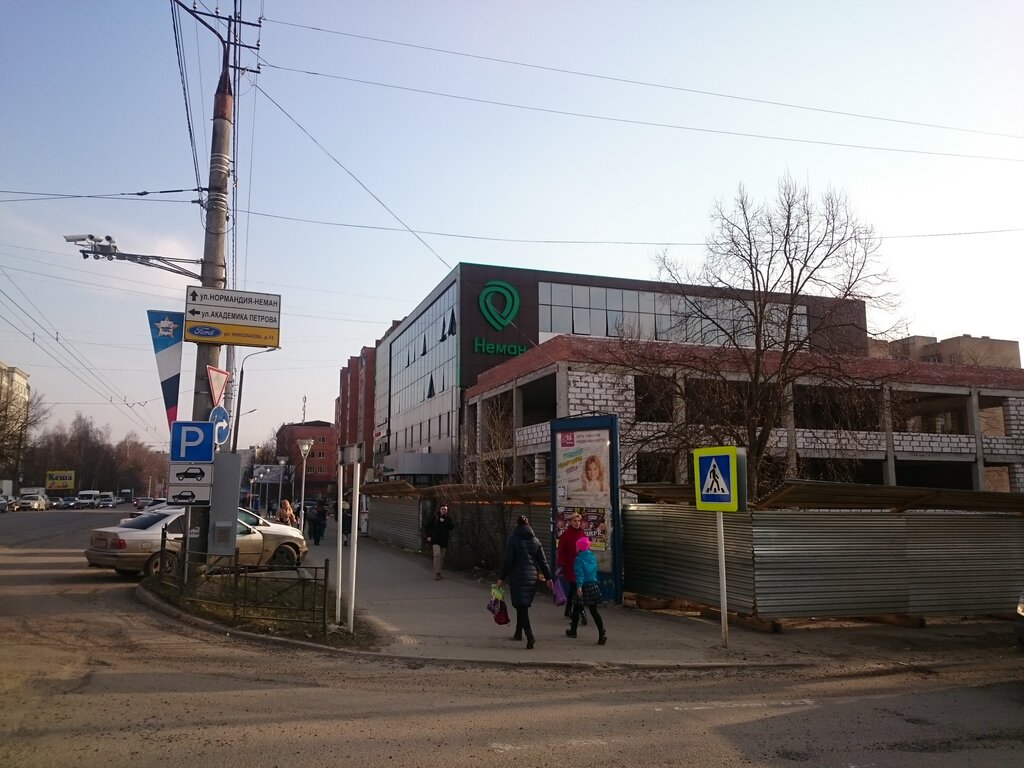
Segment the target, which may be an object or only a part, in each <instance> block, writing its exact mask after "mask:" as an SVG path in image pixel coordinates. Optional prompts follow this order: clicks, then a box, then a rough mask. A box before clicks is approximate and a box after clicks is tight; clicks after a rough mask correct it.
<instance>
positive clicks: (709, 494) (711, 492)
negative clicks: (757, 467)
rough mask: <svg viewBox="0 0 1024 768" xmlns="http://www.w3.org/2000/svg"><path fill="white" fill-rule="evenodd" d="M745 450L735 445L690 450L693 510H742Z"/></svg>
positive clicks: (744, 485) (744, 490)
mask: <svg viewBox="0 0 1024 768" xmlns="http://www.w3.org/2000/svg"><path fill="white" fill-rule="evenodd" d="M746 459H747V456H746V451H745V450H744V449H743V448H737V447H735V446H718V447H715V448H698V449H697V450H695V451H694V452H693V475H694V477H695V478H696V490H697V509H703V510H709V511H711V512H738V511H741V510H744V509H746V506H747V504H746V502H747V488H746V479H747V478H746V475H747V473H746V468H747V467H746Z"/></svg>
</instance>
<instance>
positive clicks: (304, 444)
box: [296, 438, 313, 531]
mask: <svg viewBox="0 0 1024 768" xmlns="http://www.w3.org/2000/svg"><path fill="white" fill-rule="evenodd" d="M296 442H297V443H298V444H299V453H301V454H302V502H301V506H300V507H299V530H300V531H305V530H306V457H307V456H309V449H310V448H312V447H313V439H312V438H305V439H303V440H296Z"/></svg>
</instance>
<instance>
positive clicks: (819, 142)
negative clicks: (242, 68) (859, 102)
mask: <svg viewBox="0 0 1024 768" xmlns="http://www.w3.org/2000/svg"><path fill="white" fill-rule="evenodd" d="M260 61H261V63H263V64H264V65H265V66H267V67H270V68H272V69H278V70H281V71H284V72H296V73H298V74H303V75H310V76H313V77H324V78H328V79H330V80H343V81H345V82H349V83H359V84H360V85H372V86H375V87H377V88H391V89H393V90H396V91H406V92H408V93H419V94H423V95H425V96H439V97H441V98H445V99H455V100H457V101H468V102H471V103H474V104H488V105H490V106H494V107H505V108H506V109H522V110H525V111H527V112H539V113H541V114H546V115H561V116H562V117H577V118H582V119H584V120H600V121H602V122H606V123H619V124H623V125H642V126H646V127H648V128H667V129H669V130H673V131H689V132H691V133H707V134H711V135H715V136H737V137H741V138H745V139H762V140H764V141H783V142H788V143H792V144H811V145H814V146H819V147H842V148H844V149H864V150H869V151H872V152H891V153H898V154H907V155H927V156H929V157H953V158H960V159H963V160H995V161H999V162H1006V163H1024V157H1003V156H999V155H972V154H968V153H964V152H939V151H937V150H931V149H911V148H907V147H884V146H879V145H875V144H854V143H851V142H843V141H826V140H824V139H801V138H796V137H794V136H775V135H772V134H767V133H750V132H747V131H729V130H725V129H723V128H700V127H698V126H694V125H679V124H677V123H662V122H658V121H655V120H636V119H633V118H628V117H612V116H610V115H598V114H592V113H588V112H573V111H571V110H566V109H552V108H549V107H534V106H531V105H528V104H516V103H514V102H510V101H495V100H493V99H480V98H477V97H475V96H461V95H459V94H455V93H446V92H444V91H432V90H429V89H426V88H412V87H409V86H405V85H395V84H393V83H383V82H380V81H377V80H364V79H362V78H358V77H345V76H344V75H331V74H327V73H324V72H316V71H313V70H309V69H299V68H296V67H282V66H278V65H276V64H271V63H270V62H268V61H267V60H266V59H263V58H261V59H260Z"/></svg>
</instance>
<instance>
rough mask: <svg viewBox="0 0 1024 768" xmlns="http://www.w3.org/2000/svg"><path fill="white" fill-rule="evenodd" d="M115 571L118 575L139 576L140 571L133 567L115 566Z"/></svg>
mask: <svg viewBox="0 0 1024 768" xmlns="http://www.w3.org/2000/svg"><path fill="white" fill-rule="evenodd" d="M114 573H116V574H117V575H118V576H138V575H139V572H138V571H135V570H132V569H131V568H115V569H114Z"/></svg>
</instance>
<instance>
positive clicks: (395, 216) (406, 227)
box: [256, 85, 452, 269]
mask: <svg viewBox="0 0 1024 768" xmlns="http://www.w3.org/2000/svg"><path fill="white" fill-rule="evenodd" d="M256 90H258V91H259V92H260V93H262V94H263V95H264V96H265V97H266V99H267V100H268V101H269V102H270V103H271V104H273V105H274V106H275V107H277V108H278V109H279V110H280V111H281V113H282V114H283V115H284V116H285V117H287V118H288V119H289V120H291V121H292V123H293V124H294V125H295V127H296V128H298V129H299V130H300V131H302V133H304V134H305V135H306V138H308V139H309V140H310V141H312V142H313V143H314V144H315V145H316V146H317V148H318V149H319V150H320V151H321V152H323V153H324V154H325V155H327V157H329V158H330V159H331V161H332V162H333V163H334V164H335V165H337V166H338V167H339V168H341V170H343V171H344V172H345V173H347V174H348V175H349V177H350V178H351V179H352V180H353V181H355V183H356V184H358V185H359V186H360V187H362V189H363V191H364V192H366V194H368V195H369V196H370V197H372V198H373V199H374V200H376V201H377V204H378V205H380V207H381V208H383V209H384V210H385V211H387V212H388V214H390V216H391V217H392V218H393V219H394V220H395V221H397V222H398V223H399V224H401V225H402V228H403V229H404V231H406V232H408V233H409V234H411V235H412V236H413V237H415V238H416V239H417V240H419V241H420V243H421V244H422V245H423V247H424V248H426V249H427V250H428V251H430V252H431V253H432V254H433V255H434V257H435V258H436V259H437V260H438V261H440V262H441V263H442V264H444V265H445V266H446V267H448V269H451V268H452V267H451V265H450V264H449V263H448V262H447V261H445V260H444V259H443V258H442V257H441V254H439V253H438V252H437V251H435V250H434V249H433V248H432V247H431V246H430V244H429V243H428V242H427V241H426V240H424V239H423V238H422V237H420V236H419V235H418V234H416V232H415V230H413V228H412V227H410V226H409V225H408V224H406V223H405V221H403V220H402V218H401V217H400V216H399V215H398V214H397V213H395V212H394V211H393V210H391V208H390V207H389V206H388V205H387V203H385V202H384V201H383V200H381V199H380V197H378V196H377V195H376V194H374V192H373V191H372V190H371V189H370V188H369V187H368V186H366V184H364V183H363V182H362V180H361V179H360V178H359V177H358V176H356V175H355V174H354V173H352V171H350V170H349V169H348V167H346V166H345V164H344V163H342V162H341V161H340V160H339V159H338V158H336V157H335V156H334V155H332V154H331V153H330V152H329V151H328V150H327V148H326V147H325V146H324V145H323V144H321V143H320V142H319V141H318V140H317V139H316V138H315V137H314V136H313V134H311V133H310V132H309V131H307V130H306V128H305V127H304V126H303V125H302V124H301V123H300V122H299V121H298V120H296V119H295V118H294V117H292V115H291V114H290V113H289V112H288V111H287V110H286V109H285V108H284V107H282V106H281V105H280V104H278V103H277V101H275V100H274V99H273V97H271V96H270V94H268V93H267V92H266V91H265V90H264V89H263V87H262V86H260V85H257V86H256Z"/></svg>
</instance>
